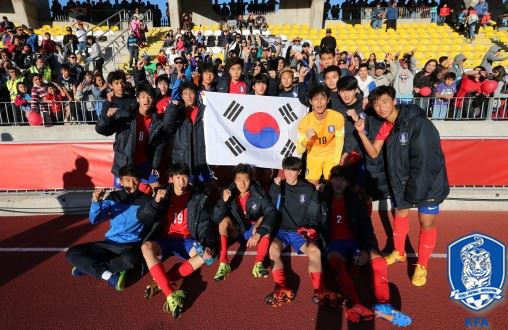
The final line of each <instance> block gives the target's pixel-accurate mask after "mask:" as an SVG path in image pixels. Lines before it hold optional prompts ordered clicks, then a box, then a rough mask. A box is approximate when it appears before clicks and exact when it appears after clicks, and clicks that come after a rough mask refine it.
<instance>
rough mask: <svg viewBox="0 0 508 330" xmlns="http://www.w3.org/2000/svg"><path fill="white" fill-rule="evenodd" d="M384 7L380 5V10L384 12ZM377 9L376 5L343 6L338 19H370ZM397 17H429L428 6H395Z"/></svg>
mask: <svg viewBox="0 0 508 330" xmlns="http://www.w3.org/2000/svg"><path fill="white" fill-rule="evenodd" d="M386 9H388V8H386V7H384V8H383V7H382V8H381V10H383V12H386ZM376 10H377V7H361V8H352V7H350V8H347V7H346V8H343V9H342V10H341V11H340V15H339V16H340V17H339V19H342V20H345V21H348V20H354V19H362V20H371V19H372V14H373V13H374V12H375V11H376ZM397 12H398V14H397V19H417V18H418V19H422V18H425V19H426V18H428V19H430V16H431V15H430V7H416V8H407V7H397Z"/></svg>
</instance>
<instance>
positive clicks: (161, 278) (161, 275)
mask: <svg viewBox="0 0 508 330" xmlns="http://www.w3.org/2000/svg"><path fill="white" fill-rule="evenodd" d="M149 270H150V274H151V275H152V277H153V279H154V280H155V283H157V285H158V286H159V288H161V290H162V292H164V294H165V295H166V297H167V296H169V295H170V294H172V293H173V288H171V285H170V284H169V279H168V277H167V276H166V271H165V270H164V265H163V264H162V262H159V263H158V264H155V265H153V266H152V267H151V268H150V269H149Z"/></svg>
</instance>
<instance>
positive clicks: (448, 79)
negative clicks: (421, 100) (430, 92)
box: [432, 72, 457, 119]
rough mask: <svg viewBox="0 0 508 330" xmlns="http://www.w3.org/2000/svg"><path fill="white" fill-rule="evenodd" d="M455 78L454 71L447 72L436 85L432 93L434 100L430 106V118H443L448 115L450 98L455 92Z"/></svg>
mask: <svg viewBox="0 0 508 330" xmlns="http://www.w3.org/2000/svg"><path fill="white" fill-rule="evenodd" d="M456 79H457V77H456V76H455V73H453V72H448V73H446V75H445V76H444V81H443V82H441V83H439V84H438V85H437V87H436V92H435V94H434V97H435V98H436V100H435V101H434V106H433V108H432V119H445V118H447V117H448V112H449V110H450V104H451V102H450V100H451V99H452V98H453V97H454V95H455V93H457V85H456V83H455V80H456Z"/></svg>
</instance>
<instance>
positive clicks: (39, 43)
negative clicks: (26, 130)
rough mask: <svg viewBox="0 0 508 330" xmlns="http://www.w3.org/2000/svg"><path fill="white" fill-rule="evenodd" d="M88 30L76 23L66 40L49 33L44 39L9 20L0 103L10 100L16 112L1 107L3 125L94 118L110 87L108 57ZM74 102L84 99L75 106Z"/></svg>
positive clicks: (0, 52) (0, 54) (3, 29)
mask: <svg viewBox="0 0 508 330" xmlns="http://www.w3.org/2000/svg"><path fill="white" fill-rule="evenodd" d="M88 29H89V27H88V26H87V25H86V24H83V23H82V22H77V23H76V24H74V25H72V26H68V27H67V28H66V30H67V34H66V35H65V36H64V38H63V42H62V43H59V42H56V41H54V40H53V39H52V36H51V34H50V33H49V32H47V33H45V34H44V36H43V37H42V40H40V36H39V35H37V34H36V33H34V30H33V29H32V28H27V29H25V28H23V27H22V26H17V27H14V25H13V24H12V22H10V21H9V20H8V18H7V17H3V21H2V23H0V37H1V42H2V45H3V48H1V49H0V101H1V102H12V103H14V104H15V105H16V107H17V108H16V110H19V111H16V112H13V111H12V109H11V108H9V107H6V106H5V105H4V106H2V107H1V108H0V110H1V112H2V113H1V116H2V121H3V122H5V121H6V120H8V121H10V122H12V121H13V120H17V121H21V120H27V119H28V115H29V113H30V112H37V113H41V114H42V115H43V116H44V120H45V122H47V123H51V122H57V121H61V122H63V121H69V122H70V121H78V120H79V121H84V120H92V119H93V118H96V115H94V114H93V112H95V108H96V106H97V105H96V104H95V103H91V101H98V100H103V99H104V95H105V94H103V93H102V92H103V91H104V90H105V88H106V84H105V82H104V78H103V77H102V66H103V63H104V58H103V54H102V50H101V47H100V45H99V44H98V43H97V41H96V40H95V37H94V36H91V35H87V30H88ZM71 101H83V105H82V106H79V107H78V106H77V105H76V104H75V103H73V102H71Z"/></svg>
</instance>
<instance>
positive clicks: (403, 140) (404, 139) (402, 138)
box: [399, 132, 409, 146]
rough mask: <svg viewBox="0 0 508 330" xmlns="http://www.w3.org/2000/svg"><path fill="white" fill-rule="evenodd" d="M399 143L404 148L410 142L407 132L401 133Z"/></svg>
mask: <svg viewBox="0 0 508 330" xmlns="http://www.w3.org/2000/svg"><path fill="white" fill-rule="evenodd" d="M399 141H400V144H402V145H403V146H405V145H406V144H407V142H408V141H409V135H408V134H407V132H400V135H399Z"/></svg>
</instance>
